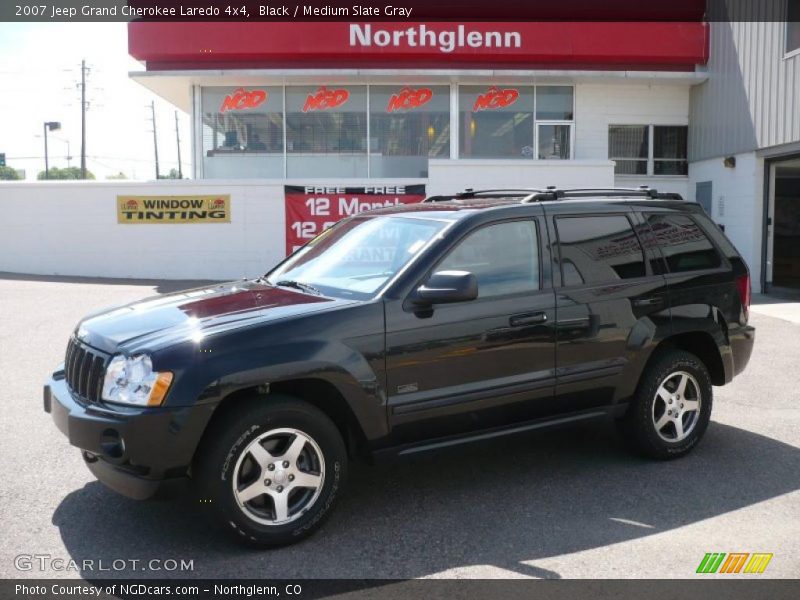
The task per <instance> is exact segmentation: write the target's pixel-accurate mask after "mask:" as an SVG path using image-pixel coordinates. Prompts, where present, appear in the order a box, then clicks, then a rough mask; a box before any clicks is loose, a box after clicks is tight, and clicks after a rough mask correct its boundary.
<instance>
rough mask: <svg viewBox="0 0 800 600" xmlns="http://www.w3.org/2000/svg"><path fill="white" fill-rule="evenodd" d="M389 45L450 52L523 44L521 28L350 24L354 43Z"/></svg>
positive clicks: (356, 44)
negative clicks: (396, 27)
mask: <svg viewBox="0 0 800 600" xmlns="http://www.w3.org/2000/svg"><path fill="white" fill-rule="evenodd" d="M372 45H375V46H377V47H378V48H385V47H387V46H392V47H394V48H401V47H403V46H406V47H408V48H417V47H419V48H435V49H437V50H438V51H439V52H443V53H445V54H449V53H450V52H453V51H454V50H456V49H457V48H521V47H522V33H520V32H519V31H491V30H485V31H484V30H479V29H474V28H471V27H470V28H469V29H468V28H467V26H466V25H459V26H458V27H456V28H454V29H433V28H429V27H428V26H427V25H425V24H424V23H422V24H420V25H416V26H412V27H407V28H405V29H382V28H380V27H379V26H375V27H374V28H373V26H372V25H371V24H365V25H359V24H355V23H353V24H351V25H350V46H354V47H355V46H362V47H364V46H367V47H368V46H372Z"/></svg>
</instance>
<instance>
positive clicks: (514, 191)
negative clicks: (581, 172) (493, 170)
mask: <svg viewBox="0 0 800 600" xmlns="http://www.w3.org/2000/svg"><path fill="white" fill-rule="evenodd" d="M543 191H544V190H539V189H535V188H498V189H486V190H474V189H472V188H467V189H465V190H464V191H463V192H458V193H457V194H452V195H438V196H430V197H428V198H425V200H423V202H447V201H448V200H466V199H469V198H477V197H480V196H486V197H489V198H492V197H495V198H508V197H509V196H529V195H531V194H533V193H537V192H543Z"/></svg>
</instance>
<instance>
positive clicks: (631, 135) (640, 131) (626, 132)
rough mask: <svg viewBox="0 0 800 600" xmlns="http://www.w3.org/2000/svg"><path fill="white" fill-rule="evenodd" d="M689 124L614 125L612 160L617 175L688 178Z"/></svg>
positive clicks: (610, 133) (610, 135) (610, 136)
mask: <svg viewBox="0 0 800 600" xmlns="http://www.w3.org/2000/svg"><path fill="white" fill-rule="evenodd" d="M688 131H689V128H688V127H687V126H686V125H610V126H609V128H608V158H610V159H611V160H613V161H615V162H616V166H615V167H614V173H616V174H617V175H687V174H688V172H689V162H688V160H687V142H688Z"/></svg>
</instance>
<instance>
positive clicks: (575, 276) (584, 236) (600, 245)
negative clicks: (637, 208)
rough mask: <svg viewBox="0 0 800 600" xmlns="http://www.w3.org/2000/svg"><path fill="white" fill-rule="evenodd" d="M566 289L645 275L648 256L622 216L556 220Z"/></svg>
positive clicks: (629, 224)
mask: <svg viewBox="0 0 800 600" xmlns="http://www.w3.org/2000/svg"><path fill="white" fill-rule="evenodd" d="M556 228H557V229H558V240H559V249H560V255H561V273H562V277H563V279H564V285H565V286H567V285H580V284H582V283H600V282H610V281H615V280H619V279H631V278H633V277H643V276H644V275H645V266H644V252H643V251H642V246H641V244H640V243H639V240H638V238H637V237H636V234H635V233H634V232H633V228H632V227H631V223H630V221H628V218H627V217H625V216H622V215H611V216H593V217H559V218H557V219H556Z"/></svg>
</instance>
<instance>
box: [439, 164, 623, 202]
mask: <svg viewBox="0 0 800 600" xmlns="http://www.w3.org/2000/svg"><path fill="white" fill-rule="evenodd" d="M428 167H429V175H430V179H429V180H428V189H427V192H428V194H429V195H435V194H447V193H453V192H458V191H461V190H463V189H465V188H473V189H478V190H479V189H498V188H506V189H508V188H539V189H544V188H546V187H547V186H549V185H554V186H557V187H561V188H570V187H612V186H613V185H614V163H613V162H611V161H610V160H569V161H566V160H431V161H429V163H428Z"/></svg>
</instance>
